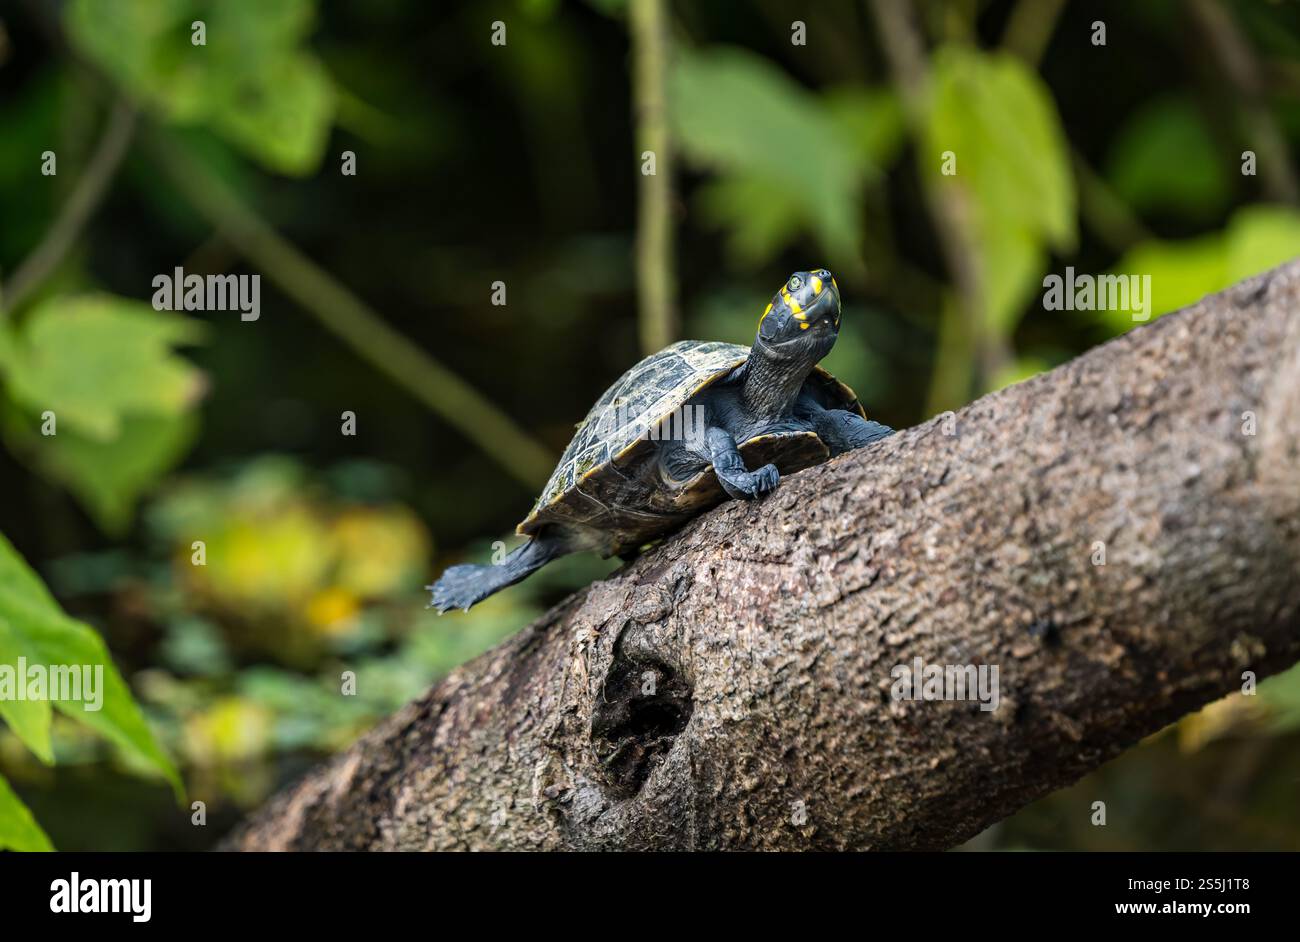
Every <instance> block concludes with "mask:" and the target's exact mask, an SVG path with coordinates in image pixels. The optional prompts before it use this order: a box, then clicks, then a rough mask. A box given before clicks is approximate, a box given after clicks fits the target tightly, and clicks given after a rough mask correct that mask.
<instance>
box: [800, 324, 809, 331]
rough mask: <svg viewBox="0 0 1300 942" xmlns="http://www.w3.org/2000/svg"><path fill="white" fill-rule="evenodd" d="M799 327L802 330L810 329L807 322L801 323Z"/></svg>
mask: <svg viewBox="0 0 1300 942" xmlns="http://www.w3.org/2000/svg"><path fill="white" fill-rule="evenodd" d="M799 329H800V330H807V329H808V325H807V324H800V325H799Z"/></svg>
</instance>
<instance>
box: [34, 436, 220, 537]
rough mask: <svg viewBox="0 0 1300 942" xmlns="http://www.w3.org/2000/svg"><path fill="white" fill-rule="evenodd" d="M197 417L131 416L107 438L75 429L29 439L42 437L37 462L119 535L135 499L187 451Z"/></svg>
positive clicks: (102, 525) (98, 520) (37, 439)
mask: <svg viewBox="0 0 1300 942" xmlns="http://www.w3.org/2000/svg"><path fill="white" fill-rule="evenodd" d="M197 433H198V419H197V417H196V416H194V415H192V414H187V415H176V416H172V415H133V416H128V417H127V418H126V419H125V420H124V421H123V423H122V427H121V430H120V432H119V434H118V436H117V437H116V438H115V439H113V440H112V441H111V442H99V441H95V440H94V439H90V438H86V437H84V436H81V435H78V434H76V433H75V432H60V433H59V434H58V435H57V436H52V437H49V438H44V437H41V438H37V437H35V436H32V437H31V438H29V439H28V440H29V441H31V442H37V441H39V442H40V446H39V447H40V448H41V465H42V466H43V467H44V468H45V469H46V470H48V471H49V473H50V474H52V475H54V476H55V477H57V478H58V479H59V480H60V481H62V482H63V484H64V485H65V486H66V487H67V488H68V490H69V491H71V492H72V494H73V495H74V496H75V497H76V498H77V500H79V501H80V502H81V504H82V506H84V507H85V508H86V509H87V510H88V511H89V512H90V513H91V515H92V516H93V517H94V518H95V522H96V523H98V524H99V526H100V527H101V528H102V529H103V530H104V532H106V533H109V534H113V535H118V534H121V533H123V532H124V531H125V530H126V528H127V527H128V526H129V524H130V522H131V518H132V516H133V515H134V513H135V507H136V504H137V503H138V502H139V500H140V498H141V497H142V496H143V495H144V494H146V493H148V491H149V490H150V489H151V488H152V487H153V486H154V484H155V483H156V482H157V481H158V479H159V478H161V477H162V476H163V474H165V473H166V472H167V471H169V470H171V469H172V468H173V467H175V466H176V464H177V463H178V462H179V461H180V460H181V458H183V457H184V456H185V454H186V453H187V452H188V451H189V449H190V446H191V445H192V444H193V443H194V440H195V438H196V437H197Z"/></svg>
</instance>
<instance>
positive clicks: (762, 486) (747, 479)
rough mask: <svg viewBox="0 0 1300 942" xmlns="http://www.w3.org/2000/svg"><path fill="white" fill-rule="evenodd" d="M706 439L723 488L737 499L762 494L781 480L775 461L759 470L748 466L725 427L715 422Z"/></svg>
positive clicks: (710, 456)
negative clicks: (749, 468)
mask: <svg viewBox="0 0 1300 942" xmlns="http://www.w3.org/2000/svg"><path fill="white" fill-rule="evenodd" d="M704 441H705V444H706V446H707V447H708V451H709V460H710V461H712V462H713V473H714V474H716V475H717V476H718V482H719V483H720V484H721V485H722V489H723V490H724V491H726V492H727V493H728V494H730V495H731V496H732V497H734V498H736V499H737V500H744V499H751V500H752V499H753V498H755V497H762V496H763V495H764V494H767V493H770V492H771V491H772V490H774V489H775V488H776V485H777V484H778V483H780V481H781V474H780V472H778V471H777V470H776V465H774V464H765V465H763V467H761V468H759V469H758V470H757V471H750V470H748V469H746V467H745V460H744V459H743V458H741V457H740V450H739V449H738V448H736V440H735V439H734V438H732V437H731V433H730V432H728V431H727V430H726V429H724V428H721V427H719V426H716V425H715V426H713V427H712V428H710V429H709V430H708V431H707V432H706V433H705V438H704Z"/></svg>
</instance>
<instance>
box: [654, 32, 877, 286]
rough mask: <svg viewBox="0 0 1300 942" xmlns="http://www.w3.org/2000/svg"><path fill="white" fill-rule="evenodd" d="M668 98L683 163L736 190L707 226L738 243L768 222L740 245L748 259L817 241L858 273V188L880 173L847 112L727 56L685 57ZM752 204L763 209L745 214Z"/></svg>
mask: <svg viewBox="0 0 1300 942" xmlns="http://www.w3.org/2000/svg"><path fill="white" fill-rule="evenodd" d="M672 92H673V94H672V120H673V125H674V128H675V130H676V133H677V135H678V137H679V139H680V141H681V146H682V150H683V153H684V154H685V156H686V157H687V159H688V160H690V161H692V162H694V163H695V164H697V165H698V166H701V167H704V168H708V169H712V170H716V171H719V172H720V173H722V174H725V175H729V176H734V177H736V178H738V180H739V182H734V183H730V184H724V186H723V188H722V189H721V190H718V189H714V190H713V191H712V192H711V193H710V194H709V196H708V198H707V205H708V207H709V209H708V212H709V214H710V215H711V217H712V218H713V219H715V220H717V221H720V222H723V223H724V224H725V225H727V226H728V227H730V228H731V229H732V230H733V231H734V232H736V233H742V232H743V231H744V230H746V229H748V228H749V227H750V226H751V225H752V224H753V223H752V220H753V219H754V218H755V217H761V219H762V221H761V223H760V226H761V228H762V234H761V235H758V236H754V237H750V236H746V235H737V236H736V237H735V242H734V244H735V245H736V246H737V247H738V248H739V250H740V254H741V255H742V256H745V257H748V258H751V259H753V258H756V257H761V256H764V255H766V254H770V252H771V251H772V246H773V245H778V246H779V245H785V244H789V243H791V242H795V241H797V240H799V239H800V238H802V237H803V236H804V234H806V233H808V232H812V233H814V234H815V235H816V237H817V240H818V242H819V243H820V244H821V248H822V250H823V251H825V252H827V253H829V254H830V255H831V256H832V257H833V259H834V264H838V265H840V266H841V267H849V266H854V265H857V264H858V261H857V259H858V254H859V241H860V235H859V214H860V212H861V206H862V200H861V196H862V184H863V181H864V179H865V176H866V175H867V174H868V173H871V172H873V171H874V168H873V167H871V166H870V164H868V163H867V162H866V161H865V160H864V159H863V157H862V152H861V143H860V141H859V140H855V138H854V135H853V133H852V132H851V131H850V130H847V129H846V128H845V126H844V116H843V111H842V110H841V111H840V112H838V113H837V116H832V114H831V111H830V110H829V109H828V107H827V105H826V103H825V102H823V101H822V100H821V99H820V98H818V97H817V96H816V95H813V94H812V93H811V92H808V91H807V90H805V89H803V88H801V87H800V86H798V85H797V84H795V83H794V82H793V81H791V80H790V79H789V78H788V77H787V76H786V75H785V74H784V73H783V72H782V71H781V70H780V69H778V68H777V67H776V66H774V65H772V64H771V63H770V62H768V61H767V60H765V59H763V58H762V57H760V56H757V55H755V54H753V53H750V52H746V51H744V50H740V49H731V48H725V47H719V48H714V49H711V50H708V51H706V52H695V51H691V50H685V49H684V50H681V51H680V53H679V55H678V57H677V60H676V67H675V70H674V73H673V77H672ZM746 194H748V195H750V196H755V195H757V196H758V197H760V198H761V199H762V200H763V203H762V204H753V203H751V204H749V205H748V206H746V205H743V204H742V201H741V198H742V197H743V196H744V195H746ZM778 239H779V240H780V241H779V242H778ZM809 264H811V263H809Z"/></svg>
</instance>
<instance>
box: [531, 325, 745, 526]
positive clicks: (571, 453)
mask: <svg viewBox="0 0 1300 942" xmlns="http://www.w3.org/2000/svg"><path fill="white" fill-rule="evenodd" d="M747 356H749V348H748V347H745V346H742V345H740V344H735V343H722V342H720V341H700V340H681V341H678V342H677V343H675V344H673V345H671V346H669V347H665V348H664V349H662V350H660V351H659V352H658V353H655V354H652V355H650V356H648V357H646V358H645V359H644V360H642V361H641V362H640V363H638V364H636V365H635V366H634V367H632V368H631V369H630V370H628V371H627V372H626V373H624V374H623V375H622V376H620V377H619V378H618V380H616V381H615V382H614V384H613V385H612V386H610V387H609V389H607V390H606V391H605V394H604V395H603V396H601V397H600V399H599V401H597V403H596V404H595V405H594V406H592V407H591V411H590V412H588V413H587V417H586V418H585V419H583V420H582V421H581V422H580V423H578V426H577V433H576V434H575V435H574V436H573V441H571V442H569V447H568V448H566V449H564V455H563V456H562V457H561V458H560V463H559V464H558V465H556V467H555V471H554V472H553V473H552V474H551V479H550V480H549V481H547V482H546V487H545V488H543V489H542V494H541V496H540V497H539V498H538V499H537V503H536V504H535V505H534V506H533V511H532V513H531V514H529V516H530V517H531V516H532V515H533V514H536V513H537V511H538V510H540V509H541V508H543V507H547V506H549V505H550V504H552V503H554V502H555V501H556V500H558V499H559V498H560V497H561V496H562V495H563V494H564V493H565V491H567V490H569V489H570V488H571V487H573V486H574V484H575V483H576V482H577V481H580V480H581V479H582V477H583V475H585V474H587V473H588V472H590V471H591V470H593V469H594V468H598V467H600V466H601V465H602V464H604V463H605V462H607V461H609V460H611V459H613V458H615V457H617V456H618V455H619V454H620V453H621V452H622V451H623V450H624V449H625V448H627V447H628V446H629V445H631V444H632V443H633V442H635V441H636V440H637V439H638V438H641V437H643V436H644V435H645V434H646V432H647V431H648V430H649V429H650V428H652V427H654V426H655V425H656V424H657V423H658V422H660V421H661V420H662V419H664V418H665V417H667V416H668V415H669V414H671V413H672V411H673V410H674V409H677V408H678V407H680V406H682V405H684V404H685V403H686V401H687V400H688V399H690V398H691V396H693V395H694V394H695V393H696V391H698V390H699V388H700V387H701V386H704V385H706V384H707V383H708V382H709V381H710V380H713V379H715V378H717V377H719V376H721V375H724V374H725V373H727V372H729V371H730V370H731V369H733V368H734V367H736V366H737V365H739V364H740V363H741V362H743V361H744V359H745V358H746V357H747Z"/></svg>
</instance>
